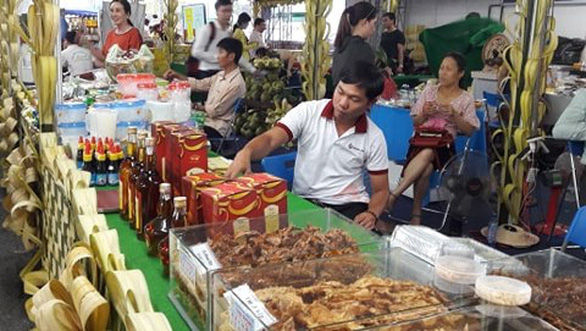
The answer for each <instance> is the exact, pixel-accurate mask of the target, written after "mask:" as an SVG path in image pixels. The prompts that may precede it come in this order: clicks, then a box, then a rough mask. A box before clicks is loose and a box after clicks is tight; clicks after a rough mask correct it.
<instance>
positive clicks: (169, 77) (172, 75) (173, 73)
mask: <svg viewBox="0 0 586 331" xmlns="http://www.w3.org/2000/svg"><path fill="white" fill-rule="evenodd" d="M163 78H165V79H166V80H168V81H173V80H174V79H181V78H182V75H181V74H179V73H178V72H176V71H174V70H171V69H169V70H167V72H165V74H164V75H163Z"/></svg>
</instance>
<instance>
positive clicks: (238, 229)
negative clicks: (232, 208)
mask: <svg viewBox="0 0 586 331" xmlns="http://www.w3.org/2000/svg"><path fill="white" fill-rule="evenodd" d="M244 232H250V221H249V220H248V218H246V217H240V218H239V219H237V220H235V221H234V236H237V235H238V234H240V233H244Z"/></svg>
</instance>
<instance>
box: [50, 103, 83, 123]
mask: <svg viewBox="0 0 586 331" xmlns="http://www.w3.org/2000/svg"><path fill="white" fill-rule="evenodd" d="M86 110H87V107H86V105H85V103H83V102H68V103H61V104H56V105H55V115H56V116H57V124H60V123H76V122H83V121H85V112H86Z"/></svg>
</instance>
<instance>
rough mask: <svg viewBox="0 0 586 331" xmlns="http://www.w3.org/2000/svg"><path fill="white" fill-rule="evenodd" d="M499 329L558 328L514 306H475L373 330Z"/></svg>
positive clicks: (531, 330)
mask: <svg viewBox="0 0 586 331" xmlns="http://www.w3.org/2000/svg"><path fill="white" fill-rule="evenodd" d="M429 329H433V330H498V331H549V330H557V328H555V327H553V326H552V325H551V324H549V323H547V322H546V321H544V320H542V319H540V318H538V317H536V316H533V315H531V314H530V313H528V312H526V311H524V310H523V309H520V308H517V307H499V306H494V305H476V306H472V307H465V308H461V309H457V310H453V311H450V312H446V313H443V314H439V315H435V316H431V317H426V318H422V319H419V320H414V321H409V322H404V323H400V324H398V325H393V326H380V327H376V328H373V329H370V330H376V331H412V330H429Z"/></svg>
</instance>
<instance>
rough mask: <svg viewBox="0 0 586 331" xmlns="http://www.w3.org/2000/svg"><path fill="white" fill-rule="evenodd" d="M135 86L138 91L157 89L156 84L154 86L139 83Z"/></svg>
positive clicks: (152, 84)
mask: <svg viewBox="0 0 586 331" xmlns="http://www.w3.org/2000/svg"><path fill="white" fill-rule="evenodd" d="M137 86H138V88H140V89H155V88H157V84H155V83H140V84H138V85H137Z"/></svg>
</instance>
